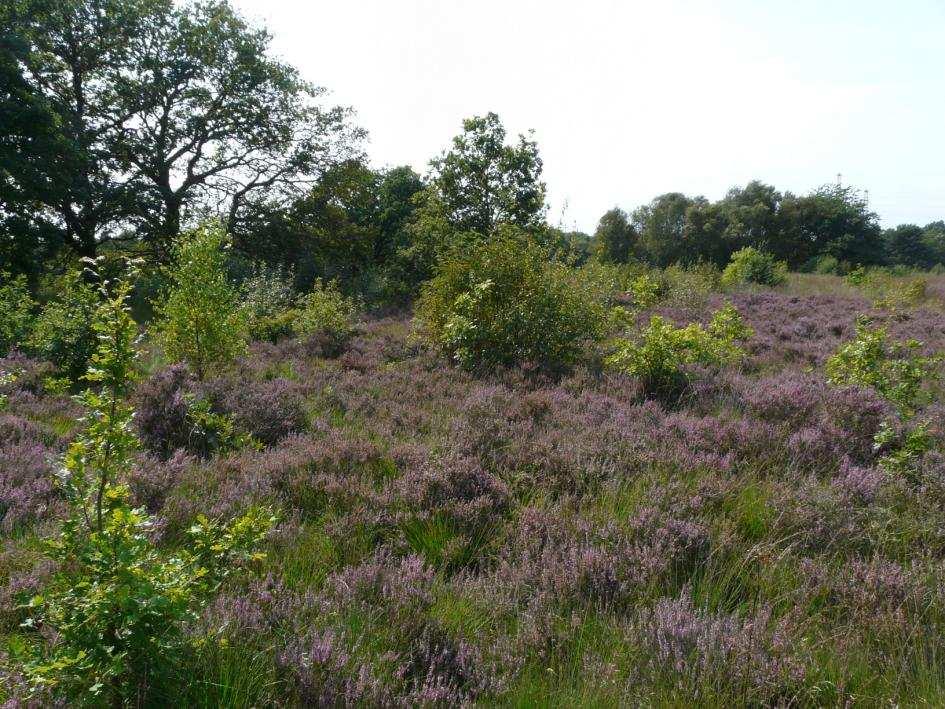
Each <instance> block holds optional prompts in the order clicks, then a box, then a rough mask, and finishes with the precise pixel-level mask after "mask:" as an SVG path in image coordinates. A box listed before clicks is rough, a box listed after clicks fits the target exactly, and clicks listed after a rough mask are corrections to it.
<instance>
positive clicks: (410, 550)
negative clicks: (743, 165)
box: [0, 0, 945, 707]
mask: <svg viewBox="0 0 945 709" xmlns="http://www.w3.org/2000/svg"><path fill="white" fill-rule="evenodd" d="M0 20H2V22H0V33H2V42H3V44H2V47H0V50H2V53H0V82H2V84H0V88H2V91H0V542H2V547H0V680H2V682H0V701H2V702H7V703H8V704H9V705H10V706H20V705H23V706H30V705H33V704H35V705H38V706H45V705H70V706H71V705H90V706H100V705H102V706H104V705H110V706H169V705H173V706H239V707H259V706H313V705H314V706H349V705H350V706H372V707H373V706H454V705H467V704H482V705H512V706H531V705H538V706H546V705H561V706H626V705H647V706H686V705H702V706H704V705H709V706H762V705H776V706H793V705H798V706H810V705H818V706H819V705H824V706H837V705H842V706H848V705H867V706H876V705H921V704H926V705H933V706H934V705H940V704H942V703H943V702H945V584H943V583H942V578H943V574H945V398H943V388H942V384H941V379H940V376H941V372H942V369H943V359H942V354H941V353H942V352H945V223H942V222H936V223H932V224H929V225H926V226H924V227H920V226H915V225H901V226H899V227H896V228H893V229H882V228H881V227H880V225H879V222H878V218H877V216H876V215H875V214H873V213H872V212H871V211H870V210H869V206H868V204H867V203H866V201H865V200H864V199H863V198H862V197H861V196H860V194H859V192H857V191H856V190H854V189H852V188H850V187H845V186H841V185H829V186H825V187H821V188H818V189H815V190H813V191H812V192H811V193H809V194H806V195H794V194H792V193H789V192H781V191H779V190H777V189H776V188H774V187H772V186H770V185H766V184H764V183H762V182H751V183H749V184H748V185H746V186H745V187H736V188H733V189H732V190H730V191H729V192H728V194H726V195H725V196H724V197H723V198H722V199H720V200H718V201H714V202H713V201H710V200H707V199H705V198H702V197H688V196H686V195H682V194H678V193H671V194H665V195H661V196H659V197H656V198H655V199H654V200H653V201H652V202H650V203H649V204H647V205H644V206H641V207H638V208H637V209H635V210H632V211H630V212H626V211H624V210H622V209H619V208H614V209H612V210H610V211H608V212H607V213H606V214H604V215H603V216H602V218H601V219H600V222H599V225H598V227H597V230H596V232H595V233H594V234H584V233H580V232H575V231H567V230H565V229H562V228H559V227H556V226H553V225H551V224H549V223H548V220H547V209H546V206H545V201H546V200H545V185H544V183H543V182H542V161H541V157H540V153H539V150H538V145H537V144H536V142H535V141H534V139H533V137H532V136H518V137H517V138H515V139H510V138H509V136H507V135H506V132H505V129H504V127H503V125H502V122H501V121H500V119H499V117H498V116H496V115H495V114H491V113H490V114H486V115H484V116H479V117H473V118H470V119H468V120H466V121H464V122H463V124H462V126H461V131H460V133H459V134H458V135H457V136H456V137H455V138H454V139H453V141H452V143H451V144H450V145H449V146H447V147H446V149H445V150H444V152H443V153H442V154H441V155H440V156H438V157H436V158H434V159H433V160H432V161H431V163H430V168H429V171H428V172H427V174H425V175H419V174H417V173H416V172H414V171H413V170H412V169H411V168H409V167H395V168H389V169H381V170H377V169H374V168H372V167H370V166H369V165H368V163H367V160H366V156H365V155H364V154H363V153H362V143H361V138H362V131H361V130H359V129H358V128H357V126H356V125H355V124H354V117H353V114H352V113H351V111H350V110H348V109H345V108H342V107H330V106H325V105H324V91H323V90H321V89H318V88H316V87H313V86H312V85H310V84H308V83H307V82H306V81H304V80H303V79H302V78H301V77H300V76H298V74H297V72H296V71H295V70H294V69H293V68H292V67H290V66H287V65H285V64H283V63H280V62H278V61H276V60H274V59H272V58H271V56H270V54H269V52H268V48H269V36H268V35H267V34H266V32H265V31H264V30H261V29H258V28H255V27H253V26H251V25H249V24H247V23H246V22H245V21H244V20H243V19H242V18H240V17H239V16H238V15H237V14H236V13H235V12H234V11H233V10H232V8H231V7H230V6H229V5H228V4H227V3H226V2H199V3H183V4H179V3H178V4H175V3H171V2H169V0H124V1H122V2H118V1H117V0H65V1H63V0H59V1H57V2H44V1H41V0H14V1H13V2H9V3H6V4H5V5H4V6H3V7H2V9H0Z"/></svg>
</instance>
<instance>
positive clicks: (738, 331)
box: [607, 305, 753, 394]
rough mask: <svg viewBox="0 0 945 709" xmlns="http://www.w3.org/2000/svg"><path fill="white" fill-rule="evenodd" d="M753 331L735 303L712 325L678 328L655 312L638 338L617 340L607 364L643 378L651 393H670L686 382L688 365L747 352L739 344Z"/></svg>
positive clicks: (722, 360)
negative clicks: (684, 368) (734, 305)
mask: <svg viewBox="0 0 945 709" xmlns="http://www.w3.org/2000/svg"><path fill="white" fill-rule="evenodd" d="M752 334H753V333H752V330H751V328H749V327H748V326H747V325H745V323H744V322H743V321H742V318H741V316H740V315H739V313H738V311H737V310H736V309H735V308H734V307H733V306H732V305H726V306H725V307H723V308H721V309H720V310H718V311H717V312H716V313H715V314H714V315H713V317H712V321H711V322H710V323H709V326H708V327H703V326H702V325H699V324H698V323H692V324H690V325H686V326H685V327H680V328H677V327H674V326H673V325H672V324H671V323H669V322H668V321H667V320H665V319H664V318H662V317H661V316H659V315H654V316H653V317H652V318H650V324H649V325H648V326H647V328H646V329H645V330H643V332H642V333H641V336H640V337H639V339H638V340H637V341H635V342H633V341H630V340H625V339H620V340H618V341H617V343H616V348H615V352H614V353H613V354H612V355H611V356H610V357H609V358H608V359H607V364H608V365H609V366H611V367H613V368H614V369H616V370H618V371H622V372H625V373H627V374H630V375H633V376H636V377H640V378H641V379H642V380H643V386H644V388H645V389H646V390H647V391H649V392H652V393H656V394H660V393H663V394H669V393H672V392H674V391H678V390H679V388H680V387H681V386H682V385H683V384H685V381H686V375H685V373H684V371H683V367H684V366H686V365H690V364H705V365H719V364H723V363H726V362H732V361H735V360H737V359H739V358H740V357H741V356H743V354H744V352H743V350H742V349H741V347H739V346H738V344H736V343H737V342H739V341H744V340H748V339H749V338H751V336H752Z"/></svg>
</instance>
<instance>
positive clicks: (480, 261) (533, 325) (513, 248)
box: [417, 235, 608, 369]
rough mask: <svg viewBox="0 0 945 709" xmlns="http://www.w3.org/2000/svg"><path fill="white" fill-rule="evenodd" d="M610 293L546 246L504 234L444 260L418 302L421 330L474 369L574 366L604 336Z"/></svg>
mask: <svg viewBox="0 0 945 709" xmlns="http://www.w3.org/2000/svg"><path fill="white" fill-rule="evenodd" d="M605 299H606V298H605V294H604V293H603V292H602V289H601V288H600V287H599V285H598V284H597V283H596V282H595V281H594V280H591V279H581V278H579V277H578V274H577V272H576V271H574V270H572V269H570V268H568V267H567V266H564V265H562V264H560V263H556V262H554V261H550V260H549V259H548V257H547V254H546V252H545V251H544V250H543V249H542V248H541V247H539V246H537V245H535V244H534V243H531V242H529V241H527V240H525V239H522V238H516V237H515V236H514V235H513V236H510V235H503V236H499V237H497V238H495V239H493V240H491V241H489V242H487V243H484V244H482V245H480V246H478V247H476V248H475V249H472V250H471V251H469V252H467V253H465V254H461V255H455V256H453V257H451V258H450V259H448V260H446V261H445V262H443V263H442V264H441V265H440V266H439V267H438V270H437V274H436V276H435V277H434V278H433V280H431V281H430V282H428V283H427V284H425V285H424V286H423V289H422V291H421V295H420V301H419V303H418V305H417V321H418V323H419V325H420V328H421V331H422V333H423V334H424V335H425V337H426V338H427V339H428V340H429V341H430V342H431V343H432V344H434V345H435V346H436V347H438V348H440V349H441V350H443V351H444V352H445V353H446V354H448V355H449V356H450V357H452V358H453V359H455V360H456V361H457V362H458V363H459V364H460V365H462V366H463V367H466V368H468V369H476V368H484V367H491V366H495V365H504V366H508V365H515V364H521V363H525V362H530V363H533V364H536V365H539V366H543V367H547V368H552V369H553V368H558V367H565V366H568V365H570V364H572V363H574V362H575V361H576V360H577V359H578V356H579V355H580V353H581V351H582V348H583V347H584V346H585V345H586V344H587V343H589V342H597V341H599V340H600V339H601V338H602V337H603V336H604V334H605V330H606V327H607V323H608V312H607V308H606V305H605Z"/></svg>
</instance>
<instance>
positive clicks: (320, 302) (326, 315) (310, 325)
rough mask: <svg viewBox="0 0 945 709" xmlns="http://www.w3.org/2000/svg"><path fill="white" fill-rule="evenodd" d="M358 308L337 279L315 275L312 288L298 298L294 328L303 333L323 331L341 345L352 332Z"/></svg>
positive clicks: (332, 340)
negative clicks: (330, 280) (335, 280)
mask: <svg viewBox="0 0 945 709" xmlns="http://www.w3.org/2000/svg"><path fill="white" fill-rule="evenodd" d="M356 312H357V306H356V305H355V302H354V301H353V300H351V299H350V298H346V297H345V296H343V295H342V294H341V292H340V291H339V290H338V285H337V284H336V283H335V282H329V283H323V282H322V281H321V279H316V280H315V284H314V285H313V286H312V290H311V291H309V292H308V293H306V294H305V295H304V296H302V298H301V300H300V302H299V308H298V312H297V313H296V315H295V329H296V330H297V331H298V333H299V334H300V335H321V336H322V337H324V338H326V339H327V341H328V342H329V343H331V344H332V345H335V346H338V345H340V344H342V343H343V342H344V341H345V340H346V339H348V337H349V336H350V335H351V333H352V332H353V330H354V326H353V320H354V315H355V313H356Z"/></svg>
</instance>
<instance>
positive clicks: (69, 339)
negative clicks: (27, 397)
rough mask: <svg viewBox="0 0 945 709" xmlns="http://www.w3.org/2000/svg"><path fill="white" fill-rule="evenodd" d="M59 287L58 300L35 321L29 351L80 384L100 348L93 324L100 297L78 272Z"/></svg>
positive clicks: (72, 274)
mask: <svg viewBox="0 0 945 709" xmlns="http://www.w3.org/2000/svg"><path fill="white" fill-rule="evenodd" d="M56 285H57V292H58V294H59V295H58V298H57V299H56V300H54V301H52V302H50V303H47V304H46V306H45V307H44V308H43V309H42V311H41V312H40V314H39V316H38V317H37V318H36V322H35V323H34V325H33V331H32V332H31V333H30V336H29V338H28V340H27V349H28V350H29V351H30V353H31V354H33V355H35V356H36V357H40V358H42V359H45V360H48V361H49V362H52V363H53V364H54V365H55V366H56V367H57V368H58V369H59V370H60V371H61V372H62V373H63V374H65V375H66V376H68V377H69V378H70V379H71V380H72V381H78V380H79V379H81V378H82V375H83V373H84V372H85V370H86V368H87V367H88V364H89V361H90V360H91V358H92V354H93V353H94V352H95V348H96V345H97V338H96V335H95V330H94V329H93V328H92V321H93V320H94V318H95V312H96V310H97V308H98V295H97V293H96V292H95V288H93V287H92V286H91V285H90V284H89V283H87V282H86V281H85V280H83V277H82V274H81V273H80V272H79V271H70V272H69V273H67V274H65V275H64V276H62V277H61V278H60V279H59V281H58V283H57V284H56Z"/></svg>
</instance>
